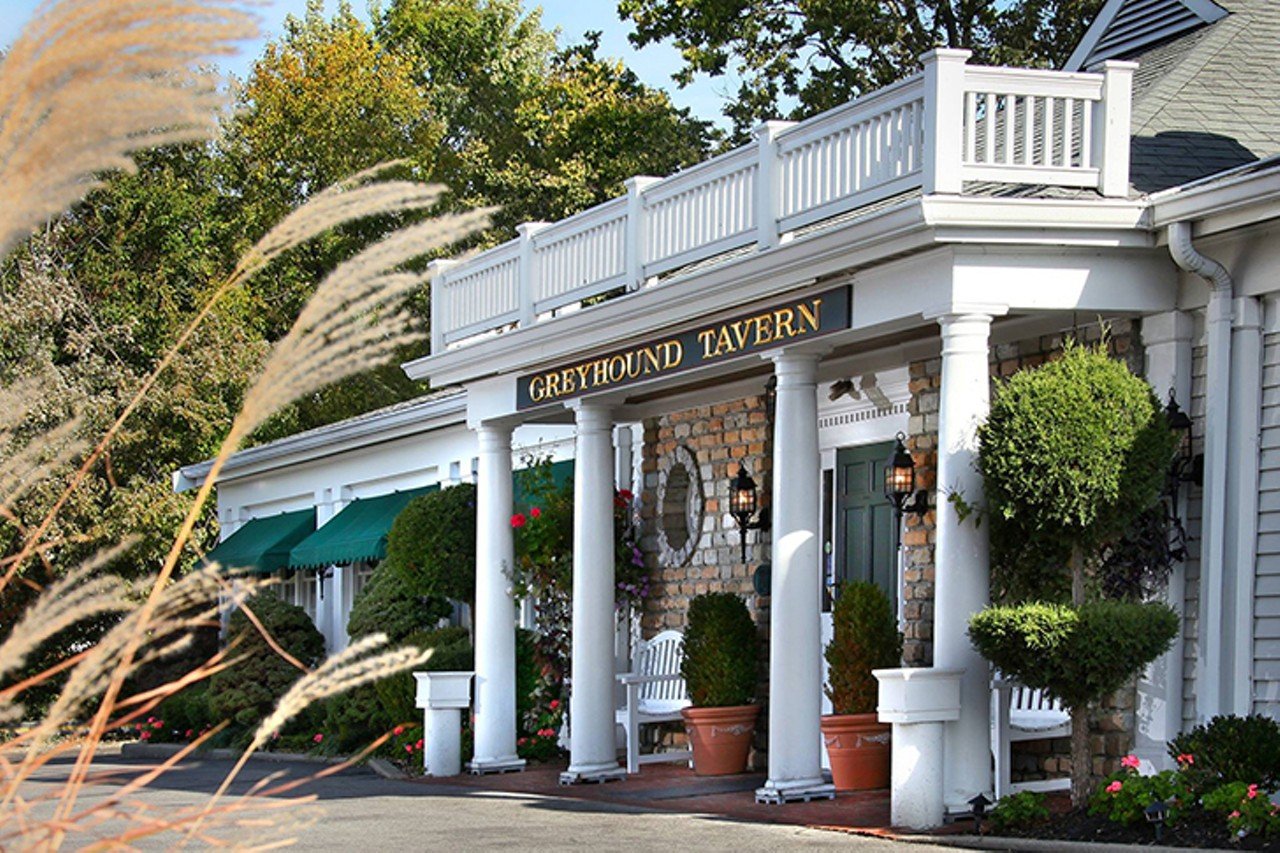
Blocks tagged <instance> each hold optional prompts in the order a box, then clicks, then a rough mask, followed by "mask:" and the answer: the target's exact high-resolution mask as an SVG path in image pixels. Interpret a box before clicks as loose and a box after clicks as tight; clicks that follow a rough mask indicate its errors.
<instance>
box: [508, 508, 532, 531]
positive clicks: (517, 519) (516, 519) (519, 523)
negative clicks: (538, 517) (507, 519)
mask: <svg viewBox="0 0 1280 853" xmlns="http://www.w3.org/2000/svg"><path fill="white" fill-rule="evenodd" d="M528 523H529V520H528V519H527V518H525V517H524V513H523V512H517V513H516V514H515V515H513V516H511V526H512V527H514V528H515V529H516V530H519V529H520V528H521V527H524V526H525V525H526V524H528Z"/></svg>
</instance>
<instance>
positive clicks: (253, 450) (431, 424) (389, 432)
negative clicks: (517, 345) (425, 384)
mask: <svg viewBox="0 0 1280 853" xmlns="http://www.w3.org/2000/svg"><path fill="white" fill-rule="evenodd" d="M466 409H467V400H466V394H465V392H463V391H459V392H458V393H456V394H452V395H450V396H447V397H439V398H433V399H430V400H424V401H422V402H421V403H420V404H418V405H410V406H405V407H403V408H398V409H395V410H393V411H389V412H385V413H383V414H375V415H369V416H361V417H357V418H352V419H351V420H349V421H339V422H338V423H336V424H331V425H329V426H325V427H320V428H319V429H315V430H310V431H308V432H304V433H299V434H298V435H291V436H287V437H285V438H281V439H278V440H277V441H273V442H270V443H268V444H263V445H259V446H258V447H250V448H249V449H247V450H241V451H240V452H238V453H234V454H232V455H231V457H230V458H228V459H227V462H226V464H225V465H223V466H222V470H221V472H220V473H219V475H218V481H219V482H223V481H226V480H230V479H236V478H240V477H249V476H254V475H258V474H262V473H264V472H267V471H272V470H275V469H278V468H287V467H289V466H290V465H298V464H300V463H303V462H308V461H311V460H314V459H321V458H323V457H325V456H331V455H333V454H335V453H344V452H348V451H351V450H355V449H357V448H361V447H367V446H369V445H372V444H380V443H382V442H386V441H392V440H394V439H397V438H403V437H405V436H409V435H416V434H418V433H421V432H427V431H429V430H434V429H440V428H442V427H447V426H453V425H455V424H460V423H463V422H465V420H466ZM212 465H213V462H212V460H206V461H204V462H199V463H196V464H194V465H187V466H185V467H183V468H180V469H178V470H177V471H175V472H174V474H173V490H174V491H175V492H185V491H189V490H191V489H194V488H197V487H199V486H200V485H201V484H202V483H204V480H205V477H207V476H208V475H209V471H210V469H211V468H212Z"/></svg>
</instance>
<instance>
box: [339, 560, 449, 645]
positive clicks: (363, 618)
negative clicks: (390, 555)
mask: <svg viewBox="0 0 1280 853" xmlns="http://www.w3.org/2000/svg"><path fill="white" fill-rule="evenodd" d="M452 612H453V606H452V605H451V604H449V602H448V601H447V600H446V599H444V598H441V597H439V596H433V595H420V594H419V593H418V592H417V591H416V590H414V588H413V586H412V585H411V584H409V583H408V582H407V581H406V580H405V578H404V576H403V575H401V574H400V573H399V572H396V571H393V570H391V569H390V568H388V567H387V564H386V563H382V564H381V565H379V566H378V567H377V568H376V569H374V570H373V574H372V575H371V576H370V577H369V580H368V582H367V583H366V584H365V585H364V588H363V589H361V590H360V592H359V593H358V594H357V595H356V599H355V601H354V602H353V603H352V605H351V616H350V617H349V618H348V619H347V634H348V636H350V637H351V638H352V639H355V638H356V637H364V636H367V635H369V634H376V633H383V634H386V635H387V639H389V640H390V641H391V642H392V643H399V642H401V641H403V640H404V639H405V638H406V637H408V636H409V635H410V634H414V633H417V632H419V631H430V630H432V629H434V628H435V627H436V626H437V625H438V624H439V623H440V620H441V619H445V618H447V617H448V616H449V615H450V614H451V613H452Z"/></svg>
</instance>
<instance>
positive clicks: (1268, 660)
mask: <svg viewBox="0 0 1280 853" xmlns="http://www.w3.org/2000/svg"><path fill="white" fill-rule="evenodd" d="M1262 398H1263V399H1262V436H1261V438H1262V446H1263V448H1265V449H1264V450H1263V452H1262V460H1261V461H1262V465H1261V468H1260V471H1261V482H1260V486H1261V492H1262V493H1261V494H1260V495H1259V498H1258V562H1257V577H1256V578H1255V580H1254V591H1253V594H1254V602H1253V619H1254V628H1253V637H1254V644H1253V710H1254V712H1255V713H1259V714H1268V715H1270V716H1273V717H1280V334H1269V335H1266V336H1265V337H1264V338H1263V372H1262Z"/></svg>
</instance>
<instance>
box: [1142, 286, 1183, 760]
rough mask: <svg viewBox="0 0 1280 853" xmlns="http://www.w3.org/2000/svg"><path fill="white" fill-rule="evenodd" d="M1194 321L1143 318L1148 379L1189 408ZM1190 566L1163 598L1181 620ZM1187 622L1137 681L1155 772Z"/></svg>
mask: <svg viewBox="0 0 1280 853" xmlns="http://www.w3.org/2000/svg"><path fill="white" fill-rule="evenodd" d="M1194 334H1195V323H1194V322H1193V321H1192V318H1191V315H1189V314H1187V313H1186V312H1185V311H1168V312H1165V313H1163V314H1153V315H1150V316H1147V317H1143V318H1142V345H1143V348H1144V349H1145V350H1146V374H1147V381H1148V382H1149V383H1151V387H1152V389H1153V390H1154V391H1155V393H1156V397H1157V399H1159V400H1160V402H1161V403H1164V402H1165V401H1166V400H1168V399H1169V392H1171V391H1172V392H1173V395H1174V397H1175V399H1177V401H1178V405H1179V406H1181V407H1182V410H1183V411H1185V412H1187V413H1188V414H1190V411H1191V341H1192V338H1193V336H1194ZM1187 490H1188V488H1187V487H1185V486H1184V487H1183V489H1182V490H1181V495H1180V496H1179V499H1178V506H1176V507H1174V508H1173V510H1174V512H1176V513H1177V514H1178V517H1179V518H1182V519H1186V517H1187V512H1186V509H1187V497H1186V494H1187ZM1186 585H1187V568H1186V565H1185V564H1184V563H1181V562H1179V563H1175V564H1174V566H1173V569H1172V571H1170V572H1169V581H1168V586H1167V588H1166V589H1165V601H1166V603H1167V604H1168V605H1169V606H1170V607H1172V608H1173V609H1174V610H1176V611H1177V612H1178V616H1179V618H1180V619H1181V618H1182V616H1183V613H1184V609H1185V607H1186ZM1183 630H1184V629H1183V626H1182V624H1181V622H1179V627H1178V633H1177V635H1176V636H1175V637H1174V638H1173V645H1172V646H1170V647H1169V651H1167V652H1165V653H1164V654H1163V655H1161V656H1160V657H1159V658H1158V659H1157V660H1155V661H1154V662H1152V664H1151V665H1150V666H1148V667H1147V669H1146V671H1145V672H1144V673H1143V674H1142V676H1141V677H1140V678H1139V679H1138V721H1139V725H1138V731H1137V732H1136V735H1135V742H1134V753H1135V754H1136V755H1137V756H1138V757H1139V758H1141V759H1143V760H1144V761H1147V762H1150V764H1151V765H1152V767H1154V768H1155V769H1157V770H1165V769H1169V768H1170V767H1171V766H1172V764H1173V762H1172V759H1170V758H1169V754H1168V751H1167V750H1166V749H1165V743H1166V741H1168V740H1170V739H1172V738H1173V737H1175V736H1176V735H1177V734H1178V733H1179V732H1181V731H1182V682H1183V665H1182V664H1183V654H1184V649H1183Z"/></svg>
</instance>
